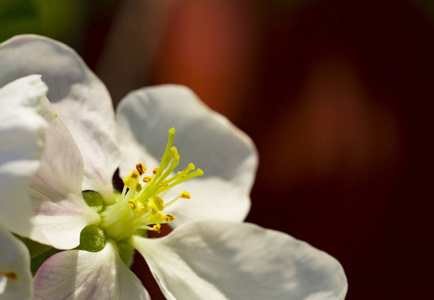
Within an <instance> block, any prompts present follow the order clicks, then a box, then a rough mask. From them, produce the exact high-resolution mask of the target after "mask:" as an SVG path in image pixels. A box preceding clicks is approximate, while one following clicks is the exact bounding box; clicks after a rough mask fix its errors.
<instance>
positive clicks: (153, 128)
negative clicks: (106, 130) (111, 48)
mask: <svg viewBox="0 0 434 300" xmlns="http://www.w3.org/2000/svg"><path fill="white" fill-rule="evenodd" d="M117 126H118V141H119V145H120V148H121V153H122V158H121V166H120V170H121V173H120V174H121V176H125V175H127V174H128V173H129V172H130V171H131V170H132V169H134V166H135V164H136V163H137V162H138V161H141V162H143V163H145V165H146V166H147V167H148V169H151V170H152V168H153V167H156V166H158V165H157V163H158V161H159V159H160V158H161V156H162V155H163V152H164V149H165V146H166V143H167V137H168V133H167V131H168V130H169V129H170V128H172V127H175V129H176V133H175V139H174V143H173V145H174V146H176V147H177V148H178V150H179V153H180V155H181V163H180V168H179V169H178V170H181V169H183V168H185V167H186V166H187V165H188V164H189V163H191V162H192V163H194V164H195V165H196V167H198V168H201V169H202V170H203V171H204V172H205V175H204V176H202V177H198V178H194V179H192V180H190V181H188V182H187V183H185V184H182V185H181V186H180V187H179V188H174V189H173V191H172V193H169V194H168V195H167V196H168V198H170V196H172V195H174V194H176V193H179V192H182V191H183V190H187V191H188V192H190V193H191V195H192V197H193V199H192V200H191V201H189V202H188V203H184V202H182V201H178V203H175V204H174V205H173V207H171V212H173V214H174V215H175V216H176V217H177V219H176V221H175V223H174V224H175V225H176V224H178V225H179V224H182V223H186V222H191V221H195V220H201V219H209V218H217V219H222V220H231V221H241V220H243V219H244V218H245V216H246V215H247V213H248V211H249V209H250V198H249V194H250V189H251V187H252V184H253V180H254V175H255V172H256V166H257V160H258V159H257V154H256V150H255V147H254V145H253V143H252V142H251V140H250V139H249V138H248V137H247V136H246V135H245V134H244V133H242V132H241V131H240V130H238V129H237V128H236V127H235V126H234V125H232V124H231V123H230V122H229V121H228V120H227V119H226V118H224V117H223V116H221V115H219V114H217V113H216V112H213V111H212V110H210V109H209V108H208V107H206V106H205V105H204V104H203V103H202V102H201V101H200V100H199V98H197V96H196V95H195V94H194V93H193V92H192V91H191V90H189V89H188V88H185V87H182V86H174V85H166V86H159V87H153V88H145V89H142V90H139V91H136V92H133V93H130V94H129V95H128V96H127V97H126V98H125V99H123V101H122V102H121V103H120V105H119V106H118V109H117ZM178 170H176V171H178ZM222 208H224V211H223V210H222ZM229 210H230V212H229Z"/></svg>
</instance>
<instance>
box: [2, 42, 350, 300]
mask: <svg viewBox="0 0 434 300" xmlns="http://www.w3.org/2000/svg"><path fill="white" fill-rule="evenodd" d="M29 74H42V79H43V80H44V82H46V84H47V85H48V87H49V92H48V94H47V97H48V99H50V101H51V105H50V104H49V103H47V102H44V103H43V105H42V115H43V116H44V119H45V120H46V122H48V123H49V129H48V132H47V135H46V139H45V146H44V151H43V154H42V157H41V159H40V165H39V168H38V169H37V170H36V171H35V170H33V169H32V170H29V171H28V172H27V175H28V176H31V178H33V179H32V182H31V183H30V195H31V200H32V205H33V209H34V211H29V210H28V209H27V208H24V207H23V208H21V207H17V206H15V202H13V201H8V200H9V199H6V200H7V201H8V205H10V206H11V207H13V209H15V210H16V214H15V216H12V215H5V216H2V217H4V218H6V219H7V222H8V223H9V224H10V228H11V230H12V231H14V232H16V233H18V234H20V235H23V236H26V237H29V238H30V239H33V240H35V241H38V242H40V243H43V244H48V245H51V246H53V247H55V248H58V249H65V250H67V249H74V248H76V247H77V246H78V247H79V248H78V249H80V250H68V251H63V252H60V253H58V254H55V255H53V256H52V257H50V258H49V259H48V260H47V261H46V262H45V263H44V264H43V265H42V266H41V267H40V269H39V270H38V273H37V274H36V277H35V285H34V289H35V299H149V295H148V294H147V292H146V290H145V288H144V287H143V286H142V284H141V283H140V281H139V280H138V278H137V277H136V276H135V275H134V274H133V273H132V272H131V271H130V270H129V268H128V267H127V264H128V262H129V261H130V258H131V255H132V253H133V249H134V248H135V249H137V250H138V251H139V252H140V253H141V254H142V255H143V256H144V258H145V259H146V261H147V263H148V264H149V267H150V269H151V271H152V273H153V275H154V277H155V279H156V280H157V282H158V284H159V285H160V287H161V289H162V291H163V293H164V294H165V296H166V297H167V298H168V299H310V300H313V299H344V297H345V293H346V288H347V284H346V278H345V275H344V273H343V270H342V267H341V266H340V264H339V263H338V262H337V261H336V260H335V259H333V258H332V257H330V256H329V255H327V254H326V253H324V252H321V251H319V250H317V249H315V248H313V247H311V246H310V245H308V244H306V243H304V242H301V241H297V240H295V239H293V238H292V237H290V236H288V235H285V234H283V233H279V232H275V231H272V230H265V229H262V228H260V227H258V226H255V225H252V224H245V223H244V224H243V223H240V222H241V221H242V220H243V219H244V218H245V216H246V215H247V213H248V210H249V208H250V199H249V193H250V189H251V186H252V184H253V179H254V173H255V171H256V165H257V155H256V152H255V149H254V146H253V144H252V143H251V141H250V139H249V138H248V137H246V136H245V135H244V134H243V133H242V132H240V131H239V130H237V129H236V128H235V127H234V126H233V125H231V124H230V123H229V122H228V121H227V120H226V119H225V118H224V117H222V116H220V115H218V114H217V113H215V112H212V111H211V110H210V109H208V108H207V107H205V105H204V104H203V103H201V102H200V100H199V99H198V98H197V97H196V96H195V95H194V94H193V93H192V92H191V91H190V90H188V89H186V88H184V87H180V86H173V85H167V86H160V87H154V88H146V89H142V90H139V91H136V92H133V93H131V94H129V95H128V96H126V97H125V99H123V100H122V102H121V104H120V105H119V106H118V108H117V114H116V116H117V119H116V121H115V119H114V113H113V109H112V107H111V101H110V97H109V95H108V93H107V91H106V89H105V87H104V85H103V84H102V83H101V82H100V81H99V79H98V78H97V77H96V76H95V75H94V74H93V73H92V72H91V71H90V70H89V69H88V68H87V67H86V66H85V65H84V63H83V62H82V60H81V59H80V58H79V57H78V56H77V55H76V54H75V52H74V51H73V50H71V49H70V48H68V47H67V46H65V45H63V44H60V43H57V42H55V41H52V40H49V39H46V38H41V37H36V36H21V37H16V38H14V39H12V40H9V41H7V42H6V43H4V44H2V45H1V46H0V86H2V85H4V84H6V83H8V82H11V81H12V80H14V79H16V78H20V77H23V76H26V75H29ZM0 126H1V124H0ZM171 128H176V135H174V130H171ZM116 131H117V134H116ZM168 131H169V142H168V143H167V147H166V151H164V146H165V144H166V141H167V133H168ZM172 140H173V145H175V146H176V147H177V148H173V147H172ZM178 151H179V155H178ZM163 153H164V154H163ZM180 157H181V158H182V159H181V160H180V159H179V158H180ZM160 159H161V165H160V163H159V161H160ZM190 162H194V164H196V165H197V166H199V167H200V168H201V169H203V170H204V172H205V175H204V176H200V175H202V171H200V170H198V171H194V167H193V166H192V165H186V163H190ZM141 163H143V164H144V166H146V167H147V168H148V171H147V172H148V173H145V174H142V171H143V166H142V165H141ZM178 163H179V164H180V166H182V167H181V168H179V169H180V170H181V172H182V170H186V171H185V172H184V173H181V174H180V175H179V176H177V175H176V174H177V173H176V172H174V169H173V168H174V167H175V166H176V165H177V164H178ZM137 164H138V166H137V171H133V172H132V170H134V169H136V165H137ZM158 166H160V168H159V169H158V170H155V171H154V172H152V171H151V170H153V169H154V168H155V167H158ZM118 167H119V169H120V176H121V177H122V178H123V179H124V183H125V184H126V186H127V187H128V188H129V189H126V188H125V189H124V191H123V192H122V193H121V194H120V195H119V194H117V193H115V192H114V191H113V188H112V176H113V173H114V172H115V170H116V169H117V168H118ZM172 167H173V168H172ZM189 172H190V173H189ZM151 173H154V174H153V175H147V174H151ZM12 174H13V176H14V173H12ZM18 174H19V173H18V171H17V180H19V178H18ZM189 174H191V175H189ZM166 175H167V176H166ZM146 176H151V178H150V179H148V178H147V177H146ZM182 176H185V177H182ZM190 177H191V178H190ZM188 178H190V179H189V180H188V181H186V182H183V181H184V180H185V179H188ZM139 179H140V180H142V179H144V180H145V182H147V181H149V180H150V181H149V182H148V183H140V184H139ZM165 180H166V181H165ZM175 183H177V184H175ZM184 190H187V191H189V192H190V193H191V198H192V199H188V198H190V194H189V193H182V192H183V191H184ZM87 191H94V192H97V193H91V192H87ZM23 194H25V193H23ZM83 195H84V198H83ZM22 197H24V198H23V199H25V198H26V197H27V196H26V195H22ZM183 198H186V199H183ZM2 201H4V200H3V199H2ZM23 201H26V200H23ZM86 201H87V202H86ZM169 205H170V207H168V206H169ZM2 206H3V205H2ZM23 206H24V204H23ZM21 209H22V211H21ZM168 213H170V214H168ZM17 215H19V218H17V217H16V216H17ZM175 218H176V220H174V219H175ZM23 220H24V222H22V221H23ZM25 220H31V222H30V223H29V222H26V221H25ZM169 221H173V222H171V225H172V227H173V228H175V229H174V231H173V232H172V233H170V234H169V235H168V236H166V237H163V238H158V239H149V238H146V237H144V236H143V231H145V232H146V230H157V231H158V230H159V228H160V225H159V224H163V223H166V222H169ZM21 222H22V223H23V224H22V223H21ZM153 225H155V226H153Z"/></svg>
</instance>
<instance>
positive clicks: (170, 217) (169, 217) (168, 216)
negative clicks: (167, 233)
mask: <svg viewBox="0 0 434 300" xmlns="http://www.w3.org/2000/svg"><path fill="white" fill-rule="evenodd" d="M175 219H176V218H175V216H174V215H171V214H167V215H166V222H171V221H173V220H175Z"/></svg>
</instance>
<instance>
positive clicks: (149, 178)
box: [143, 176, 152, 183]
mask: <svg viewBox="0 0 434 300" xmlns="http://www.w3.org/2000/svg"><path fill="white" fill-rule="evenodd" d="M151 180H152V177H151V176H145V178H143V182H146V183H148V182H150V181H151Z"/></svg>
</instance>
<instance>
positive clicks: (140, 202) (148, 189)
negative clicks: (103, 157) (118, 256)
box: [101, 128, 203, 241]
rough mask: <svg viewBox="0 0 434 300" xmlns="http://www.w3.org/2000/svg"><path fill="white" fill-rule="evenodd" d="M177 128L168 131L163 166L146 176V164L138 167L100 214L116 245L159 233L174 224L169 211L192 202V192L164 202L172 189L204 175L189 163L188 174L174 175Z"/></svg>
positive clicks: (107, 232) (162, 160) (107, 233)
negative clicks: (137, 234)
mask: <svg viewBox="0 0 434 300" xmlns="http://www.w3.org/2000/svg"><path fill="white" fill-rule="evenodd" d="M174 135H175V128H172V129H170V130H169V139H168V142H167V145H166V149H165V151H164V154H163V157H162V159H161V162H160V165H159V166H158V167H155V168H154V169H152V170H150V172H148V173H147V168H146V167H145V165H144V164H142V163H138V164H137V165H136V168H135V170H132V171H131V173H130V174H128V176H126V177H125V178H124V179H123V183H124V188H123V190H122V193H121V194H120V195H118V196H115V201H114V204H112V205H109V206H107V207H106V209H105V210H104V211H103V212H102V213H101V216H102V223H101V227H102V228H103V229H104V231H105V233H106V235H107V236H108V237H111V238H112V239H114V240H116V241H121V240H124V239H127V238H129V237H131V236H132V235H133V234H134V233H135V232H137V230H139V229H145V230H152V231H159V230H160V229H161V224H166V223H169V222H172V221H174V220H175V219H176V218H175V216H173V215H172V214H167V213H166V211H165V210H166V208H168V207H169V206H171V205H172V204H173V203H175V202H176V201H178V200H179V199H190V198H191V195H190V193H189V192H187V191H184V192H182V193H180V194H179V196H177V197H175V198H174V199H169V200H164V199H163V198H164V195H165V194H166V193H167V192H168V191H169V190H170V189H172V188H173V187H175V186H177V185H180V184H182V183H183V182H186V181H187V180H189V179H192V178H194V177H197V176H202V175H203V171H202V170H201V169H196V167H195V166H194V164H192V163H190V164H189V165H188V166H187V168H186V169H185V170H182V171H180V172H178V173H177V174H176V175H173V174H175V173H174V170H175V168H176V167H177V166H178V164H179V160H180V155H179V153H178V150H177V148H176V147H173V146H172V143H173V138H174Z"/></svg>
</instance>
